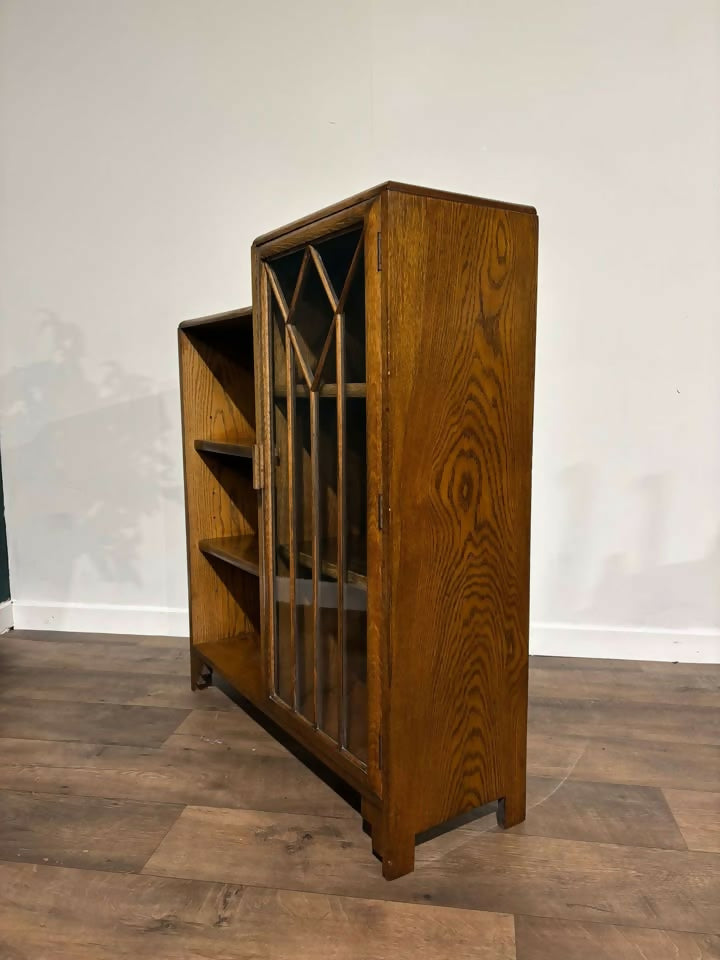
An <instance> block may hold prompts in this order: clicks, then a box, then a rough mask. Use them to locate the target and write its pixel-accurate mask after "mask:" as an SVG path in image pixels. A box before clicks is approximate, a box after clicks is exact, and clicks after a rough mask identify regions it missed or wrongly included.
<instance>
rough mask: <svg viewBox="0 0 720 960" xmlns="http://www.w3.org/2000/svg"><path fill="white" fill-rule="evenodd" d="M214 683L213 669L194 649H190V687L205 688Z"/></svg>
mask: <svg viewBox="0 0 720 960" xmlns="http://www.w3.org/2000/svg"><path fill="white" fill-rule="evenodd" d="M211 683H212V670H211V669H210V667H208V665H207V664H206V663H205V661H204V660H202V659H201V658H200V657H199V656H198V655H197V653H196V652H195V651H194V650H191V651H190V689H191V690H204V689H205V687H209V686H210V684H211Z"/></svg>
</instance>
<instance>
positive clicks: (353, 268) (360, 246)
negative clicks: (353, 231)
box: [337, 228, 365, 315]
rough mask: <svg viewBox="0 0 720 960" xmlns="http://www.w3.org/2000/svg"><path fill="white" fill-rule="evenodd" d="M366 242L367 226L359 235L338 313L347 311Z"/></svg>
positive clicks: (341, 294)
mask: <svg viewBox="0 0 720 960" xmlns="http://www.w3.org/2000/svg"><path fill="white" fill-rule="evenodd" d="M364 242H365V228H363V230H362V231H361V233H360V236H359V237H358V244H357V247H355V253H354V254H353V258H352V260H351V261H350V267H349V269H348V272H347V277H345V283H344V284H343V288H342V292H341V293H340V298H339V300H338V305H337V313H338V315H340V314H341V313H343V312H344V311H345V301H346V300H347V298H348V294H349V293H350V287H351V286H352V281H353V277H354V276H355V271H356V270H357V265H358V263H359V262H360V257H361V256H362V253H363V245H364Z"/></svg>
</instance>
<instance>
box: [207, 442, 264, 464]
mask: <svg viewBox="0 0 720 960" xmlns="http://www.w3.org/2000/svg"><path fill="white" fill-rule="evenodd" d="M195 449H196V450H197V451H198V453H219V454H222V455H223V456H226V457H243V458H245V459H246V460H252V456H253V443H251V442H250V441H248V442H247V443H228V442H227V441H226V440H196V441H195Z"/></svg>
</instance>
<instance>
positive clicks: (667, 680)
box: [529, 664, 720, 707]
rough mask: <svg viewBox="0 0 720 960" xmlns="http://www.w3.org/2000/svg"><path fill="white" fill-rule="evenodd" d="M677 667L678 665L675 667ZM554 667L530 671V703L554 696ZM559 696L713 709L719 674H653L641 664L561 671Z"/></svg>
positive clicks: (556, 678)
mask: <svg viewBox="0 0 720 960" xmlns="http://www.w3.org/2000/svg"><path fill="white" fill-rule="evenodd" d="M678 666H679V665H678ZM559 672H560V671H559V670H558V669H557V668H556V667H548V666H536V667H534V669H532V670H531V671H530V684H529V688H530V696H531V697H532V698H533V700H542V699H550V700H554V699H556V698H557V697H558V688H559V686H560V684H559V682H558V681H559V679H560V677H559V676H558V673H559ZM562 679H563V683H562V689H563V695H567V696H569V697H572V699H573V700H600V701H603V702H611V701H617V700H624V701H626V702H629V703H655V704H657V703H668V704H680V705H686V706H691V707H700V706H704V707H717V704H718V703H720V672H715V673H710V672H707V673H706V672H703V671H701V670H698V669H696V670H694V671H692V672H686V671H679V672H662V673H661V672H657V671H652V670H649V669H647V668H646V667H644V666H643V665H642V664H638V666H637V667H636V668H634V669H632V668H629V667H626V668H625V669H623V670H617V669H611V668H608V669H601V668H598V667H594V668H588V667H571V666H568V667H566V668H565V669H564V670H563V671H562Z"/></svg>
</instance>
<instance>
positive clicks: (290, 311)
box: [285, 247, 310, 323]
mask: <svg viewBox="0 0 720 960" xmlns="http://www.w3.org/2000/svg"><path fill="white" fill-rule="evenodd" d="M309 263H310V251H309V250H308V249H307V247H306V248H305V256H304V257H303V260H302V263H301V264H300V272H299V273H298V278H297V281H296V283H295V289H294V291H293V295H292V300H291V301H290V307H289V309H288V312H287V316H286V317H285V319H286V321H287V322H288V323H292V318H293V315H294V313H295V308H296V307H297V304H298V300H299V299H300V291H301V290H302V285H303V281H304V279H305V271H306V270H307V268H308V264H309Z"/></svg>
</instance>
